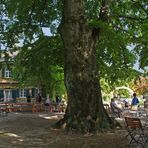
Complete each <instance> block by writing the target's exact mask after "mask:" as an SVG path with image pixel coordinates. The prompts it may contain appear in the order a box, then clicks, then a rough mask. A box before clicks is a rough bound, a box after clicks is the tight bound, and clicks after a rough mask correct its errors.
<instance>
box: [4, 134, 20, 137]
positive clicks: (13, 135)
mask: <svg viewBox="0 0 148 148" xmlns="http://www.w3.org/2000/svg"><path fill="white" fill-rule="evenodd" d="M4 135H5V136H9V137H20V136H18V135H17V134H14V133H4Z"/></svg>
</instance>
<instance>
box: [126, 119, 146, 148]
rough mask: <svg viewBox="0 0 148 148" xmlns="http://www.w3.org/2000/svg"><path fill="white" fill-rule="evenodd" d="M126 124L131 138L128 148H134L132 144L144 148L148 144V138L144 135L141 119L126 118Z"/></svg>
mask: <svg viewBox="0 0 148 148" xmlns="http://www.w3.org/2000/svg"><path fill="white" fill-rule="evenodd" d="M125 123H126V129H127V131H128V135H129V136H130V138H131V140H130V142H129V145H128V147H130V146H132V144H136V145H140V146H141V147H142V148H144V147H145V145H146V142H148V137H147V135H146V134H145V133H144V130H143V127H142V124H141V121H140V119H139V118H129V117H125Z"/></svg>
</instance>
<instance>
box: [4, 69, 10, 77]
mask: <svg viewBox="0 0 148 148" xmlns="http://www.w3.org/2000/svg"><path fill="white" fill-rule="evenodd" d="M10 77H11V71H10V70H8V69H5V78H10Z"/></svg>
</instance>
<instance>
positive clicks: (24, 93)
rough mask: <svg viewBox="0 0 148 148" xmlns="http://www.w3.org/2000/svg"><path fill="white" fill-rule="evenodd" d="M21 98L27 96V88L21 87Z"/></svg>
mask: <svg viewBox="0 0 148 148" xmlns="http://www.w3.org/2000/svg"><path fill="white" fill-rule="evenodd" d="M19 96H20V98H26V90H25V89H20V95H19Z"/></svg>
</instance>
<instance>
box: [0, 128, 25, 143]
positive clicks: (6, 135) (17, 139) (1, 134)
mask: <svg viewBox="0 0 148 148" xmlns="http://www.w3.org/2000/svg"><path fill="white" fill-rule="evenodd" d="M0 137H1V138H2V137H3V138H9V137H10V138H13V140H12V141H11V143H12V144H17V143H20V142H23V141H24V140H23V139H22V138H21V136H19V135H17V134H15V133H9V132H4V131H0ZM14 138H15V140H14ZM9 140H10V139H9Z"/></svg>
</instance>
